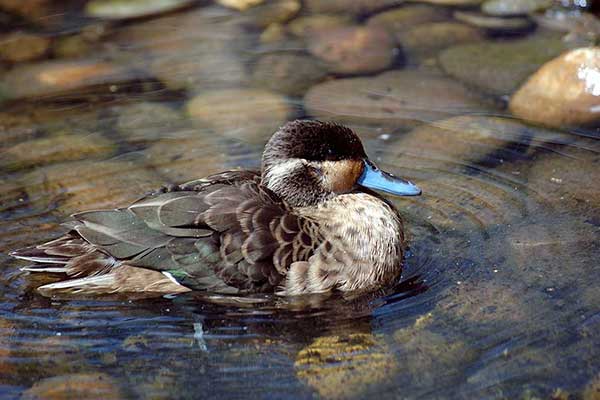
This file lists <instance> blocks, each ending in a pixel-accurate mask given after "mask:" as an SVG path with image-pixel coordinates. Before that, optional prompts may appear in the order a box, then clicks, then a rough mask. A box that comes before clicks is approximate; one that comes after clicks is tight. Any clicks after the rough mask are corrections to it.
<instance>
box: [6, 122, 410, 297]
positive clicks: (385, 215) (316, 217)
mask: <svg viewBox="0 0 600 400" xmlns="http://www.w3.org/2000/svg"><path fill="white" fill-rule="evenodd" d="M378 192H384V193H388V194H391V195H395V196H418V195H420V194H421V190H420V189H419V188H418V187H417V186H416V185H415V184H413V183H412V182H410V181H408V180H405V179H402V178H400V177H397V176H394V175H392V174H390V173H388V172H385V171H383V170H381V169H379V168H378V167H377V166H376V164H375V163H374V162H372V161H371V160H370V159H369V158H368V157H367V154H366V153H365V150H364V147H363V144H362V142H361V140H360V139H359V137H358V136H357V134H356V133H354V131H353V130H351V129H350V128H348V127H345V126H343V125H340V124H336V123H331V122H322V121H315V120H296V121H291V122H288V123H286V124H285V125H284V126H282V127H281V128H279V129H278V130H277V131H276V132H275V133H274V134H273V135H272V137H271V138H270V139H269V140H268V142H267V143H266V145H265V148H264V152H263V155H262V163H261V169H260V170H242V169H238V170H229V171H225V172H220V173H216V174H213V175H210V176H208V177H205V178H201V179H197V180H194V181H191V182H187V183H184V184H178V185H168V186H164V187H162V188H161V189H159V190H156V191H155V192H152V193H150V194H148V195H145V196H144V197H142V198H141V199H139V200H138V201H135V202H134V203H133V204H131V205H129V206H127V207H122V208H116V209H112V210H93V211H84V212H80V213H77V214H74V215H72V216H71V217H72V218H71V220H70V221H68V222H66V223H65V224H64V225H65V226H66V227H67V228H68V232H67V233H66V234H64V235H63V236H60V237H58V238H57V239H55V240H52V241H49V242H47V243H43V244H39V245H34V246H31V247H27V248H23V249H19V250H16V251H14V252H12V253H10V254H11V255H12V256H13V257H15V258H17V259H21V260H26V261H28V262H30V263H33V264H30V265H28V266H26V267H23V268H21V269H22V270H23V271H28V272H30V273H38V272H45V273H52V274H61V277H62V279H60V280H58V281H57V282H54V283H50V284H45V285H42V286H40V287H38V288H37V289H38V291H39V292H40V293H42V294H43V295H46V296H52V295H55V294H57V293H71V294H84V295H102V294H127V293H129V294H134V293H146V294H155V295H177V294H179V293H184V292H188V291H203V292H208V293H215V294H221V295H243V294H259V293H275V294H277V295H281V296H296V295H304V294H313V293H324V292H336V291H340V292H353V291H369V290H374V289H379V288H381V287H383V286H385V285H390V284H393V283H395V282H397V280H398V279H399V278H400V275H401V272H402V267H403V258H404V253H405V246H406V244H405V233H404V226H403V222H402V219H401V217H400V214H399V212H398V210H397V209H396V208H395V207H394V205H393V204H392V203H391V202H390V201H388V200H387V199H386V198H384V197H383V196H382V195H380V194H379V193H378Z"/></svg>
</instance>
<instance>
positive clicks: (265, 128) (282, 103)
mask: <svg viewBox="0 0 600 400" xmlns="http://www.w3.org/2000/svg"><path fill="white" fill-rule="evenodd" d="M186 109H187V113H188V115H189V116H190V117H191V118H192V119H194V120H197V121H198V122H199V123H201V124H203V125H204V126H209V127H211V128H213V130H214V131H215V132H216V133H217V134H218V135H224V136H228V137H231V138H236V139H239V140H241V141H249V142H251V143H263V142H264V141H266V140H267V139H268V138H269V137H270V136H271V135H272V134H273V132H275V131H276V130H277V128H279V127H280V126H281V125H283V124H284V123H285V122H286V121H287V120H288V118H289V117H291V116H292V113H293V109H292V107H291V106H290V104H288V102H287V100H286V99H285V97H283V96H282V95H279V94H276V93H273V92H270V91H267V90H261V89H222V90H213V91H205V92H204V93H202V94H199V95H198V96H196V97H194V98H192V99H191V100H190V101H188V103H187V105H186Z"/></svg>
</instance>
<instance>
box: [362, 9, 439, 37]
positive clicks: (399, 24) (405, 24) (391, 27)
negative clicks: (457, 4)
mask: <svg viewBox="0 0 600 400" xmlns="http://www.w3.org/2000/svg"><path fill="white" fill-rule="evenodd" d="M448 17H449V12H448V10H447V9H445V8H443V7H436V6H430V5H427V4H413V5H405V6H403V7H399V8H393V9H391V10H387V11H383V12H381V13H379V14H375V15H373V16H372V17H370V18H369V19H368V20H367V25H368V26H374V27H377V28H382V29H385V30H386V31H387V32H388V33H390V34H391V35H393V36H394V37H395V38H396V39H397V40H398V41H400V39H399V37H400V36H399V35H400V34H401V33H403V32H405V31H407V30H410V29H412V28H417V27H419V26H421V25H423V24H427V23H430V22H441V21H445V20H447V19H448Z"/></svg>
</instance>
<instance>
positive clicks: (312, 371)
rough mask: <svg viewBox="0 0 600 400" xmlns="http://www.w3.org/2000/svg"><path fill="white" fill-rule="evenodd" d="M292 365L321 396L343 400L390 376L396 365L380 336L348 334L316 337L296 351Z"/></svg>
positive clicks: (297, 373) (380, 382) (299, 376)
mask: <svg viewBox="0 0 600 400" xmlns="http://www.w3.org/2000/svg"><path fill="white" fill-rule="evenodd" d="M294 368H295V369H296V375H297V376H298V378H300V379H302V380H303V381H305V382H306V383H307V384H308V385H309V386H311V387H312V388H313V389H314V390H315V391H317V393H319V395H320V396H322V397H323V398H326V399H346V398H349V397H354V396H357V394H360V393H362V392H363V391H365V390H366V389H367V388H369V386H371V387H373V386H376V385H378V384H382V383H384V382H385V381H387V380H389V379H391V378H392V376H393V374H394V373H395V372H396V370H397V369H398V368H399V366H398V363H397V361H396V360H395V358H394V357H393V355H392V354H391V352H390V349H389V348H388V346H387V345H386V344H385V342H384V341H382V340H381V339H380V338H378V337H376V336H374V335H372V334H370V333H351V334H348V335H340V336H337V335H334V336H323V337H319V338H317V339H315V340H314V341H313V342H312V343H311V344H310V345H308V346H307V347H305V348H304V349H302V350H301V351H300V352H299V353H298V355H297V357H296V362H295V363H294Z"/></svg>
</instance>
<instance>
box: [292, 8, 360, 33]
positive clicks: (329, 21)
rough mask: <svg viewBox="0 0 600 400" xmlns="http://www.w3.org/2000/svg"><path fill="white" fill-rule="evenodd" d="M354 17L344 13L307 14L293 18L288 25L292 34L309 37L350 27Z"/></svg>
mask: <svg viewBox="0 0 600 400" xmlns="http://www.w3.org/2000/svg"><path fill="white" fill-rule="evenodd" d="M352 24H353V21H352V18H350V17H348V16H344V15H327V14H322V15H306V16H301V17H298V18H295V19H293V20H292V21H290V22H289V23H288V25H287V27H288V30H289V31H290V33H291V34H292V35H295V36H298V37H303V38H307V37H309V36H313V35H315V34H319V33H323V32H325V31H328V30H331V29H337V28H345V27H349V26H350V25H352Z"/></svg>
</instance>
